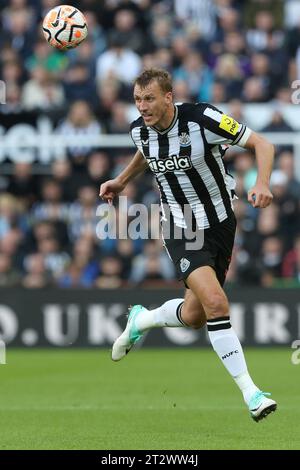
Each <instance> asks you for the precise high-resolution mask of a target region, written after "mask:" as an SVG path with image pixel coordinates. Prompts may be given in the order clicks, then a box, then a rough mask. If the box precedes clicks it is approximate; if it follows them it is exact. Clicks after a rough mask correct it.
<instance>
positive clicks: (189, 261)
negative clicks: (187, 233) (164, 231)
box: [164, 214, 236, 286]
mask: <svg viewBox="0 0 300 470" xmlns="http://www.w3.org/2000/svg"><path fill="white" fill-rule="evenodd" d="M235 229H236V219H235V216H234V214H232V215H231V216H230V217H228V218H227V219H226V220H224V221H223V222H221V223H220V224H218V225H216V226H214V227H212V228H208V229H205V230H203V231H202V239H203V246H202V248H196V249H194V248H193V247H192V246H191V245H190V247H188V248H187V243H190V240H188V239H186V238H185V237H184V236H183V237H182V238H181V239H178V240H175V239H164V245H165V248H166V250H167V252H168V254H169V256H170V258H171V259H172V261H173V263H174V265H175V268H176V273H177V276H178V279H179V280H183V281H185V279H187V277H188V276H189V275H190V274H191V272H193V271H194V270H195V269H197V268H199V267H200V266H211V267H212V268H213V269H214V270H215V271H216V275H217V278H218V280H219V282H220V284H221V286H223V284H224V282H225V278H226V274H227V271H228V267H229V264H230V260H231V254H232V249H233V243H234V236H235ZM185 285H186V283H185Z"/></svg>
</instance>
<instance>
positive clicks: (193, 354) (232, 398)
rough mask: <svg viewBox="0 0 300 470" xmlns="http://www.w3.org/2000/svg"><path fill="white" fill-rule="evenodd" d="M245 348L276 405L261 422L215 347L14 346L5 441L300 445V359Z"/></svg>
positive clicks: (4, 399) (3, 382) (25, 445)
mask: <svg viewBox="0 0 300 470" xmlns="http://www.w3.org/2000/svg"><path fill="white" fill-rule="evenodd" d="M291 352H292V350H291V349H289V348H286V349H264V350H263V349H248V350H247V351H246V356H247V362H248V366H249V369H250V371H251V372H252V375H253V378H254V380H255V381H256V382H257V383H258V384H259V385H260V386H261V387H262V388H263V390H264V391H271V392H272V396H273V397H274V398H275V399H276V400H277V401H278V410H277V411H276V413H275V414H271V415H270V416H269V417H268V418H267V419H265V420H263V421H262V422H260V423H255V422H254V421H252V419H251V418H250V417H249V415H248V411H247V408H246V407H245V405H244V403H243V401H242V399H241V395H240V392H239V391H238V389H237V387H236V386H235V384H234V383H232V380H231V378H230V377H229V376H228V374H227V372H226V371H225V369H224V367H223V365H222V364H221V362H220V361H219V359H218V358H217V357H216V356H215V353H214V352H213V351H212V350H210V349H184V348H182V349H176V350H175V349H165V350H153V349H141V350H138V351H133V352H131V353H130V355H129V356H128V357H127V358H125V360H123V361H121V362H119V363H113V362H112V361H111V360H110V356H109V352H108V351H107V350H106V351H105V350H33V349H32V350H28V349H27V350H8V352H7V364H6V365H0V423H1V440H0V449H102V450H104V449H105V450H110V449H111V450H114V449H135V450H137V449H153V450H159V449H160V450H166V449H192V450H196V449H197V450H198V449H300V406H299V401H300V399H299V383H300V381H299V373H300V366H295V365H292V364H291V360H290V358H291Z"/></svg>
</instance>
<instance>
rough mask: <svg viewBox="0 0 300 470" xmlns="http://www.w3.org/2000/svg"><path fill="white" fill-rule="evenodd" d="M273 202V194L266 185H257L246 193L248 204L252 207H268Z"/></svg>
mask: <svg viewBox="0 0 300 470" xmlns="http://www.w3.org/2000/svg"><path fill="white" fill-rule="evenodd" d="M272 200H273V194H272V193H271V191H270V188H269V186H268V185H266V184H260V183H257V184H256V185H255V186H254V187H253V188H251V189H249V191H248V202H250V204H251V205H252V207H257V208H258V207H260V208H262V209H263V208H264V207H268V206H269V205H270V204H271V202H272Z"/></svg>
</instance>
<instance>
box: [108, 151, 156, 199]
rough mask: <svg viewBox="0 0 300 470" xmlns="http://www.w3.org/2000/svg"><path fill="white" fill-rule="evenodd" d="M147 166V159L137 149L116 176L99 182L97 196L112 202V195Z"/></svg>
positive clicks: (116, 193) (119, 191)
mask: <svg viewBox="0 0 300 470" xmlns="http://www.w3.org/2000/svg"><path fill="white" fill-rule="evenodd" d="M147 167H148V163H147V160H145V157H144V155H143V154H142V153H141V152H140V151H139V150H138V151H137V152H136V154H135V155H134V157H133V159H132V160H131V162H130V163H129V165H127V167H126V168H125V169H124V170H123V171H122V172H121V173H120V174H119V175H118V176H117V177H116V178H114V179H113V180H109V181H106V182H105V183H103V184H101V186H100V193H99V196H100V197H101V198H102V199H103V200H104V201H107V202H108V203H109V204H112V201H113V199H114V197H116V196H117V195H118V194H120V193H121V192H122V191H123V190H124V189H125V187H126V185H127V184H128V183H129V181H131V180H132V179H133V178H135V177H136V176H137V175H139V174H140V173H142V172H143V171H145V170H146V168H147Z"/></svg>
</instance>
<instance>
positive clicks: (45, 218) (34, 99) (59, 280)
mask: <svg viewBox="0 0 300 470" xmlns="http://www.w3.org/2000/svg"><path fill="white" fill-rule="evenodd" d="M59 3H61V1H59V0H58V1H57V0H2V1H1V6H0V23H1V35H0V50H1V55H0V57H1V58H0V80H2V81H4V82H5V84H6V103H5V104H2V105H0V113H1V115H4V116H5V115H8V114H12V113H15V114H18V113H21V112H23V111H38V112H41V113H45V114H47V115H49V116H51V117H52V118H53V119H54V121H55V122H56V123H57V127H56V132H57V133H58V134H61V135H84V136H86V137H87V139H88V137H89V136H92V135H95V134H101V133H102V134H116V133H117V134H119V133H121V134H127V133H128V130H129V125H130V122H131V121H132V119H133V112H132V108H133V107H132V85H131V83H132V81H133V79H134V78H135V77H136V75H137V74H138V73H139V72H140V71H141V70H142V69H143V68H145V67H152V66H153V67H161V68H164V69H167V70H168V71H170V72H171V74H172V76H173V78H174V98H175V101H180V102H187V101H189V102H191V101H208V102H211V103H214V104H216V105H217V106H218V104H219V103H226V104H227V106H228V108H229V114H231V115H233V116H234V117H235V118H236V119H237V120H238V121H240V122H245V120H244V116H243V105H242V103H270V102H272V103H274V104H275V105H276V112H275V113H274V115H273V117H272V120H271V121H270V123H269V124H268V125H267V126H266V127H264V128H261V129H258V130H261V131H268V132H277V131H293V128H292V127H291V126H290V124H288V123H287V122H285V121H284V119H283V116H282V114H281V113H280V105H281V104H282V105H283V104H289V103H290V100H291V89H290V84H291V83H292V81H294V80H296V79H297V77H299V76H300V73H299V72H300V2H299V1H295V0H286V1H283V0H276V1H274V0H273V1H272V0H248V1H242V0H80V1H79V0H78V1H72V2H67V3H71V4H72V5H74V6H76V7H78V8H80V9H81V10H82V11H83V13H84V14H85V16H86V19H87V23H88V27H89V36H88V38H87V39H86V41H85V42H83V43H82V44H81V45H80V47H78V48H77V49H74V50H71V51H68V52H67V53H61V52H59V51H56V50H54V49H53V48H51V47H50V46H49V44H48V43H47V42H46V41H45V39H44V37H43V34H42V29H41V23H42V19H43V16H44V15H45V13H46V12H48V11H49V10H50V9H51V8H52V7H54V6H56V5H58V4H59ZM258 120H259V119H258ZM246 124H247V122H246ZM131 156H132V152H130V149H119V150H114V151H113V150H110V149H108V150H105V151H104V150H103V149H98V148H88V147H80V146H76V145H75V144H74V147H71V148H69V149H68V155H67V156H66V158H64V159H63V158H62V159H59V160H56V161H54V162H53V163H52V165H48V166H47V168H44V169H43V170H41V171H40V172H37V171H36V167H35V166H34V164H32V163H25V162H15V163H14V164H13V167H12V171H11V174H6V175H3V174H2V175H1V171H0V286H16V285H21V286H24V287H28V288H29V287H32V288H33V287H35V288H42V287H47V286H53V285H56V286H60V287H79V286H80V287H98V288H118V287H123V286H124V287H126V286H132V285H142V286H162V285H170V286H178V285H179V284H178V283H177V282H176V280H175V272H174V268H173V266H172V263H171V262H170V260H169V258H168V256H167V255H166V253H165V251H164V250H163V248H162V245H161V241H160V240H159V234H157V237H152V238H153V239H152V240H149V239H148V240H141V239H137V240H130V239H118V238H116V239H108V238H106V239H105V238H104V237H102V239H101V237H99V234H97V227H98V224H99V217H97V215H96V209H97V207H98V206H99V204H101V201H99V197H98V192H99V186H100V184H101V183H102V182H103V181H105V180H107V179H110V178H112V177H114V176H116V175H117V174H118V173H119V172H120V171H121V170H122V169H123V168H124V166H125V165H126V164H127V163H128V161H129V160H130V158H131ZM225 160H226V164H227V166H228V169H229V171H230V173H231V174H233V175H234V176H235V178H236V180H237V190H236V192H237V194H238V197H239V199H237V200H236V201H235V203H234V204H235V212H236V216H237V219H238V231H237V236H236V245H235V249H234V255H233V259H232V264H231V268H230V271H229V273H228V281H229V282H231V283H239V284H245V285H263V286H266V287H272V286H278V285H286V286H290V285H299V284H300V217H299V215H300V214H299V211H300V183H299V181H297V180H296V179H295V177H294V174H295V172H294V154H293V147H291V146H280V147H276V161H275V171H274V172H273V175H272V179H271V189H272V191H273V194H274V203H273V204H272V205H271V206H270V207H268V208H267V209H264V210H263V211H257V210H254V209H253V208H252V207H251V206H250V205H249V204H248V203H247V191H248V189H249V188H250V187H251V185H253V184H254V181H255V177H256V169H255V168H256V167H255V161H254V157H253V155H252V154H250V153H249V152H247V151H241V149H239V148H234V149H229V150H228V151H227V152H226V158H225ZM124 195H126V196H127V198H128V204H129V205H130V204H133V203H136V202H141V203H143V204H145V205H146V206H147V207H150V206H151V204H155V203H158V202H159V195H158V191H157V188H156V186H155V184H154V181H153V178H152V176H151V174H150V173H148V172H146V173H145V175H143V176H142V177H140V178H139V179H137V180H135V181H134V182H133V183H130V184H129V185H128V187H127V188H126V190H125V191H124ZM117 215H118V207H117ZM129 223H130V220H129V219H128V224H129ZM152 223H153V221H152V220H151V218H150V219H149V227H151V226H152ZM162 281H163V282H162Z"/></svg>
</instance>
